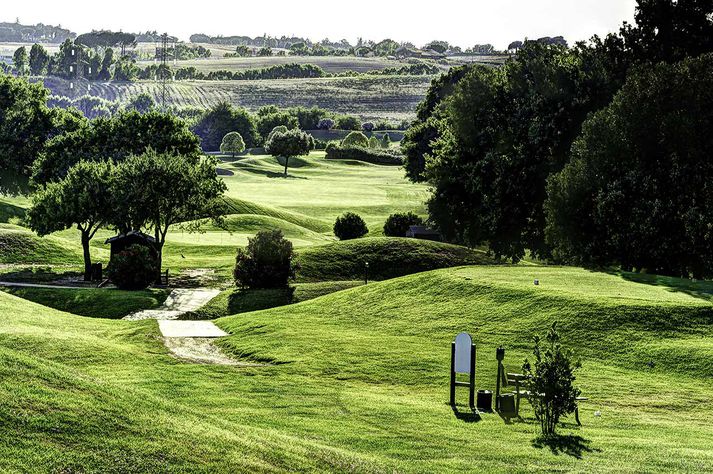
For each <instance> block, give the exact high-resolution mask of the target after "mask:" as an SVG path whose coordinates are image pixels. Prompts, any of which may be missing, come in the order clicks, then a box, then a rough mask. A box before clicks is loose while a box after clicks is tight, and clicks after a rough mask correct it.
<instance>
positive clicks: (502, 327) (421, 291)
mask: <svg viewBox="0 0 713 474" xmlns="http://www.w3.org/2000/svg"><path fill="white" fill-rule="evenodd" d="M534 278H538V279H539V280H540V285H539V286H534V285H533V284H532V280H533V279H534ZM634 278H636V276H633V275H623V276H620V275H609V274H602V273H593V272H588V271H585V270H581V269H574V268H553V267H492V266H490V267H466V268H457V269H448V270H439V271H435V272H429V273H421V274H417V275H412V276H409V277H404V278H399V279H395V280H389V281H386V282H382V283H376V284H370V285H368V286H366V287H364V286H362V287H359V288H354V289H348V290H345V291H342V292H338V293H334V294H332V295H329V296H325V297H322V298H318V299H314V300H311V301H307V302H304V303H300V304H297V305H294V306H290V307H284V308H278V309H273V310H267V311H261V312H256V313H245V314H241V315H237V316H231V317H227V318H223V319H220V320H218V321H217V322H218V324H219V325H220V326H221V327H222V328H224V329H226V330H228V331H230V332H231V333H232V334H233V335H232V336H230V337H228V338H225V339H224V340H222V341H221V342H220V344H221V345H222V346H223V347H224V348H225V349H226V350H228V351H230V352H231V353H233V354H235V355H237V356H239V357H241V358H243V359H245V360H247V361H262V362H267V363H268V365H266V366H264V367H244V368H240V367H220V366H205V365H191V364H185V363H181V362H179V361H176V360H174V359H172V358H171V357H169V356H168V355H167V353H166V350H165V348H164V347H163V345H162V344H161V341H160V339H159V338H158V332H157V328H156V324H155V322H152V321H148V322H126V321H108V320H97V319H89V318H81V317H75V316H70V315H67V314H65V313H60V312H57V311H54V310H50V309H47V308H44V307H41V306H38V305H35V304H33V303H29V302H26V301H23V300H20V299H18V298H15V297H13V296H10V295H6V294H2V293H0V400H2V403H0V422H1V423H2V426H3V431H4V436H3V438H2V441H1V442H0V470H4V471H13V470H14V471H33V470H35V471H37V470H40V471H46V470H55V471H65V472H66V471H101V472H125V471H147V470H150V471H155V472H176V471H195V472H235V471H245V470H251V471H253V472H281V471H288V470H291V471H294V470H297V471H306V470H312V471H314V470H316V471H331V472H346V471H350V472H354V471H356V472H383V471H399V472H425V471H428V472H463V471H470V472H472V471H474V470H480V471H487V472H513V471H515V472H518V471H521V472H526V471H527V472H532V471H552V470H556V471H580V472H632V471H639V472H641V471H644V472H671V471H697V472H705V471H709V470H711V469H712V468H713V453H712V452H711V449H710V446H711V445H712V442H713V427H711V425H710V424H708V423H702V422H701V420H705V419H708V418H709V417H710V416H711V415H712V414H713V407H711V406H710V404H709V403H707V400H709V399H710V398H711V397H713V388H712V387H711V386H710V384H709V383H707V381H708V380H710V378H711V377H712V376H713V364H712V363H711V360H713V346H712V345H711V344H710V340H711V337H712V336H713V330H712V326H711V324H712V323H713V320H712V315H713V306H712V305H711V301H710V293H711V290H712V288H711V284H710V283H699V284H697V285H690V284H688V283H686V282H684V281H681V280H675V279H662V278H650V279H649V280H647V281H646V282H644V283H640V282H636V281H632V280H633V279H634ZM553 320H558V321H559V322H560V325H561V330H562V334H563V336H564V338H565V343H566V344H567V345H568V346H569V347H572V348H573V349H574V350H575V352H576V353H577V354H578V355H579V356H580V357H582V359H583V364H584V365H583V369H582V370H581V371H580V373H579V375H578V381H577V383H578V384H579V385H580V386H581V387H582V389H583V391H584V393H585V395H587V396H589V397H590V398H591V401H590V402H589V403H588V404H586V405H583V407H582V421H583V423H584V425H583V427H581V428H578V427H576V426H575V425H574V424H572V423H568V424H567V425H566V426H565V427H564V428H562V429H561V432H562V433H563V434H565V435H569V436H568V437H565V438H562V440H563V441H562V444H560V445H547V444H543V443H542V442H541V441H538V440H537V439H536V429H537V427H536V425H535V424H533V423H531V422H529V421H528V420H529V418H530V417H531V412H530V411H529V409H528V408H527V405H526V404H525V405H524V406H525V409H524V411H523V415H524V416H525V422H515V423H514V424H505V423H504V422H503V420H502V419H501V418H500V417H498V416H497V415H489V414H488V415H483V417H482V420H481V421H479V422H475V421H474V419H473V418H472V417H469V416H468V415H466V414H465V413H464V412H463V409H464V407H462V406H460V407H459V411H458V412H457V413H453V411H451V408H450V407H449V406H448V405H447V403H446V402H447V397H448V395H447V393H448V390H447V380H448V357H449V344H450V341H451V340H452V338H453V336H454V335H455V334H456V333H457V332H459V331H461V330H467V331H470V332H471V333H472V334H473V335H474V338H475V342H476V343H477V344H478V369H477V370H478V379H477V383H478V384H479V388H493V385H494V379H495V357H494V353H495V348H496V347H497V346H498V345H500V344H503V345H504V346H505V347H506V351H507V356H506V367H507V369H508V370H517V369H518V367H519V365H520V364H521V361H522V359H523V358H524V357H525V356H526V355H527V353H528V351H529V346H530V342H529V339H530V336H531V335H532V334H533V333H541V332H542V331H544V330H545V328H546V327H547V326H548V325H549V324H550V323H551V322H552V321H553ZM648 362H654V364H653V368H650V367H649V365H647V363H648ZM460 395H461V396H462V395H463V394H460ZM460 400H463V401H464V398H460ZM595 410H601V413H602V415H601V417H595V416H594V411H595Z"/></svg>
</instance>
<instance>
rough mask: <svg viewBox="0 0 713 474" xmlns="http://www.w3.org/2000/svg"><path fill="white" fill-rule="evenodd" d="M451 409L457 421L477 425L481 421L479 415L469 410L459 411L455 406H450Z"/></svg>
mask: <svg viewBox="0 0 713 474" xmlns="http://www.w3.org/2000/svg"><path fill="white" fill-rule="evenodd" d="M451 409H452V410H453V414H454V415H455V416H456V418H457V419H459V420H461V421H464V422H466V423H477V422H479V421H480V420H482V418H481V417H480V414H479V413H477V412H475V411H473V410H471V409H467V410H464V411H460V410H459V409H458V407H457V406H453V405H451Z"/></svg>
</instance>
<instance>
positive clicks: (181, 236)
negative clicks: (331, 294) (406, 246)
mask: <svg viewBox="0 0 713 474" xmlns="http://www.w3.org/2000/svg"><path fill="white" fill-rule="evenodd" d="M220 166H221V167H222V168H224V169H228V170H230V171H232V172H233V173H234V175H232V176H224V177H223V179H224V180H225V182H226V184H227V185H228V192H227V193H226V197H225V208H226V213H227V214H228V215H227V217H226V223H227V230H224V229H220V228H217V227H215V226H214V225H211V224H206V225H204V226H202V228H201V230H202V232H200V233H189V232H186V231H184V230H182V227H181V226H175V227H174V228H172V229H171V231H170V232H169V234H168V238H167V243H166V247H165V248H164V261H163V263H164V268H168V269H170V272H171V274H173V275H176V274H179V273H181V272H186V271H189V270H195V269H209V270H210V271H213V272H215V275H216V280H217V281H220V280H223V281H225V280H230V273H231V271H232V268H233V265H234V263H235V252H236V249H237V247H242V246H245V245H246V244H247V239H248V238H249V237H251V236H253V235H255V233H257V232H258V231H259V230H263V229H280V230H282V231H283V233H284V234H285V236H286V237H287V238H288V239H290V240H291V241H292V242H293V244H294V245H295V247H296V248H297V249H304V248H308V247H315V246H321V245H325V244H330V243H332V242H334V240H335V237H334V235H333V233H332V226H333V225H334V220H335V219H336V218H337V216H339V215H340V214H342V213H344V212H346V211H352V212H357V213H359V214H360V215H361V216H362V217H363V218H364V219H365V221H366V222H367V224H368V226H369V229H370V234H369V235H370V236H380V235H382V233H383V231H382V229H383V225H384V221H385V220H386V218H387V217H388V216H389V214H392V213H394V212H409V211H410V212H416V213H418V214H421V215H424V214H425V207H424V202H425V200H426V198H427V196H428V191H427V188H426V187H425V186H423V185H419V184H413V183H410V182H409V181H407V180H406V179H405V178H404V172H403V170H402V169H400V168H397V167H391V166H377V165H370V164H364V163H361V164H354V163H352V162H348V161H340V160H329V161H327V160H325V159H324V152H313V153H311V154H310V155H309V156H308V157H303V158H299V159H293V160H291V165H290V169H289V177H288V178H284V177H283V176H282V172H283V166H282V164H281V162H280V160H278V159H276V158H273V157H271V156H266V155H249V156H242V157H239V158H238V159H236V160H228V161H225V162H223V163H221V165H220ZM2 202H4V203H6V205H7V206H10V207H11V208H12V209H19V210H23V209H24V208H26V207H27V205H28V204H29V203H28V201H27V199H19V198H3V201H2ZM17 212H20V211H17ZM113 235H114V232H113V231H110V230H108V229H104V230H101V231H99V232H98V233H97V235H96V236H95V237H94V239H93V240H92V242H91V247H92V258H93V259H94V260H95V261H97V262H102V263H104V264H106V263H107V262H108V258H109V247H108V246H107V245H106V244H105V243H104V242H105V241H106V239H107V238H109V237H112V236H113ZM0 249H2V250H3V251H2V252H0V264H16V265H27V264H45V265H75V266H81V265H82V253H81V246H80V239H79V234H78V231H77V230H75V229H68V230H65V231H62V232H57V233H55V234H53V235H51V236H48V237H45V238H42V239H40V238H38V237H37V236H36V235H35V234H34V233H32V232H30V231H29V230H28V229H25V228H23V227H20V226H16V225H10V224H0ZM470 263H479V261H477V260H476V261H471V262H470ZM425 268H426V269H428V268H435V267H433V266H431V267H428V266H426V267H425ZM399 274H401V273H399ZM344 278H346V279H353V278H356V279H361V278H362V275H361V273H360V272H359V274H358V275H357V274H355V273H354V272H352V273H348V274H345V275H341V276H339V279H344ZM311 279H312V280H314V279H315V278H311ZM326 279H328V280H333V279H334V278H332V277H328V278H326Z"/></svg>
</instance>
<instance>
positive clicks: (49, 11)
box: [0, 0, 635, 48]
mask: <svg viewBox="0 0 713 474" xmlns="http://www.w3.org/2000/svg"><path fill="white" fill-rule="evenodd" d="M3 4H4V5H3V6H2V9H0V20H2V21H14V20H15V18H19V19H20V22H21V23H25V24H28V23H29V24H35V23H45V24H53V25H56V24H61V25H62V26H63V27H65V28H69V29H71V30H72V31H75V32H77V33H84V32H87V31H90V30H91V29H110V30H115V31H118V30H122V31H128V32H133V33H136V32H139V31H153V30H156V31H158V32H164V31H165V32H168V33H169V34H172V35H176V36H178V37H179V38H181V39H184V40H188V37H189V36H190V35H191V34H192V33H206V34H209V35H220V34H222V35H224V36H229V35H247V36H258V35H262V34H263V33H267V34H269V35H273V36H282V35H296V36H302V37H309V38H310V39H312V40H321V39H323V38H325V37H328V38H329V39H331V40H333V41H336V40H339V39H342V38H346V39H348V40H350V41H352V42H354V41H355V40H356V38H357V37H359V36H361V37H363V38H364V39H373V40H377V41H378V40H381V39H383V38H387V37H389V38H392V39H394V40H396V41H411V42H413V43H416V44H417V45H419V46H420V45H422V44H423V43H426V42H428V41H430V40H433V39H440V40H446V41H449V42H451V43H452V44H457V45H459V46H462V47H467V46H470V45H473V44H477V43H492V44H494V45H495V46H496V47H497V48H504V47H506V46H507V45H508V44H509V43H510V42H511V41H514V40H516V39H523V38H525V37H528V38H538V37H541V36H557V35H563V36H564V37H565V38H566V39H567V40H568V41H569V42H570V43H573V42H574V41H577V40H581V39H587V38H589V37H591V36H592V35H593V34H595V33H596V34H599V35H604V34H606V33H608V32H612V31H616V30H617V29H618V27H619V26H620V25H621V23H622V22H623V21H624V20H627V21H632V19H633V14H634V6H635V0H487V1H486V0H465V1H452V0H451V1H440V2H439V1H428V2H425V1H420V0H417V1H414V0H388V1H385V2H369V1H363V0H361V1H353V2H346V1H343V0H342V1H339V0H336V1H324V0H323V1H319V2H310V1H294V0H293V1H290V0H262V1H252V0H251V1H237V0H233V1H226V0H202V1H199V2H187V1H185V0H184V1H171V2H167V1H152V0H122V1H121V2H104V1H100V0H71V1H62V0H24V1H23V0H5V1H4V2H3ZM181 5H189V7H187V8H182V7H181Z"/></svg>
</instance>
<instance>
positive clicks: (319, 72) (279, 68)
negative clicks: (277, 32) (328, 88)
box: [177, 63, 326, 81]
mask: <svg viewBox="0 0 713 474" xmlns="http://www.w3.org/2000/svg"><path fill="white" fill-rule="evenodd" d="M325 75H326V74H325V72H324V69H322V68H321V67H319V66H315V65H314V64H297V63H293V64H278V65H275V66H270V67H266V68H262V69H246V70H243V71H229V70H225V69H222V70H218V71H211V72H209V73H208V74H207V75H204V74H202V73H200V72H196V73H195V75H194V77H193V78H195V79H207V80H209V81H254V80H260V79H307V78H319V77H324V76H325ZM186 76H187V74H185V73H182V75H181V78H182V79H184V78H185V79H190V77H186ZM177 77H178V76H177Z"/></svg>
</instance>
